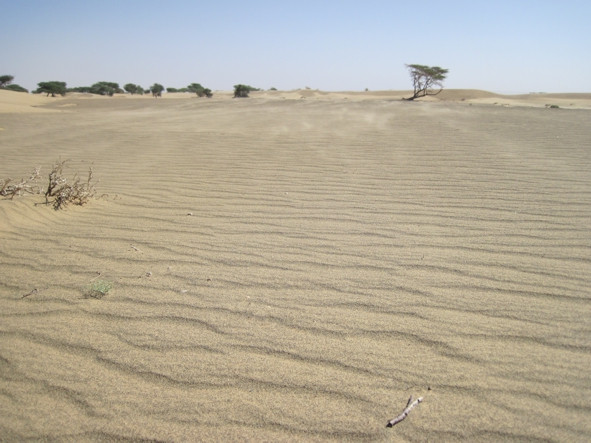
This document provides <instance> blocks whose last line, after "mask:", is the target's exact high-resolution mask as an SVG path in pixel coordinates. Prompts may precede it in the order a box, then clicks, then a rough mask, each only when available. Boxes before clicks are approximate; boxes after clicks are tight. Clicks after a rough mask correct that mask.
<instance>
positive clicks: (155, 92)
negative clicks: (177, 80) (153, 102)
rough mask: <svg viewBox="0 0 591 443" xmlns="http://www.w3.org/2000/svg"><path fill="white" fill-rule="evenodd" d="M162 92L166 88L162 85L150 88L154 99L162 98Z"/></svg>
mask: <svg viewBox="0 0 591 443" xmlns="http://www.w3.org/2000/svg"><path fill="white" fill-rule="evenodd" d="M162 91H164V86H162V85H161V84H160V83H154V84H153V85H152V87H151V88H150V92H151V93H152V95H153V96H154V97H162Z"/></svg>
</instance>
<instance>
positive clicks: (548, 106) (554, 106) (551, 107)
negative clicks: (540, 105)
mask: <svg viewBox="0 0 591 443" xmlns="http://www.w3.org/2000/svg"><path fill="white" fill-rule="evenodd" d="M546 107H547V108H550V109H559V108H560V106H558V105H546Z"/></svg>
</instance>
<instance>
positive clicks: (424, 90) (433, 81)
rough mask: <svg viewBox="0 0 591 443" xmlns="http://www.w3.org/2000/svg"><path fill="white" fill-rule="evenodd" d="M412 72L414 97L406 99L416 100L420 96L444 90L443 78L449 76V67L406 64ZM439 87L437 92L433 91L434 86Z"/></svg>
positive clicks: (435, 93)
mask: <svg viewBox="0 0 591 443" xmlns="http://www.w3.org/2000/svg"><path fill="white" fill-rule="evenodd" d="M406 67H407V68H408V70H409V72H410V78H411V79H412V85H413V89H414V93H413V95H412V97H409V98H407V99H406V100H414V99H415V98H418V97H424V96H426V95H437V94H439V93H440V92H441V91H443V84H442V83H443V80H445V77H446V76H447V73H448V71H449V69H444V68H440V67H439V66H425V65H406ZM434 86H435V87H438V88H439V90H438V91H437V92H433V87H434Z"/></svg>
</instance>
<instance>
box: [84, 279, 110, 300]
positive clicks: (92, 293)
mask: <svg viewBox="0 0 591 443" xmlns="http://www.w3.org/2000/svg"><path fill="white" fill-rule="evenodd" d="M112 287H113V284H112V283H111V282H110V281H108V280H96V281H94V282H92V284H91V285H90V287H89V288H88V291H86V295H87V296H88V297H92V298H96V299H101V298H103V297H104V296H105V295H107V293H108V292H109V291H110V290H111V288H112Z"/></svg>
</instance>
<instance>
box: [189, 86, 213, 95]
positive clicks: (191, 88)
mask: <svg viewBox="0 0 591 443" xmlns="http://www.w3.org/2000/svg"><path fill="white" fill-rule="evenodd" d="M187 90H188V91H189V92H194V93H195V94H197V96H198V97H207V98H210V97H211V96H212V95H213V94H212V93H211V89H209V88H204V87H203V86H201V84H200V83H191V84H190V85H189V86H187Z"/></svg>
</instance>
